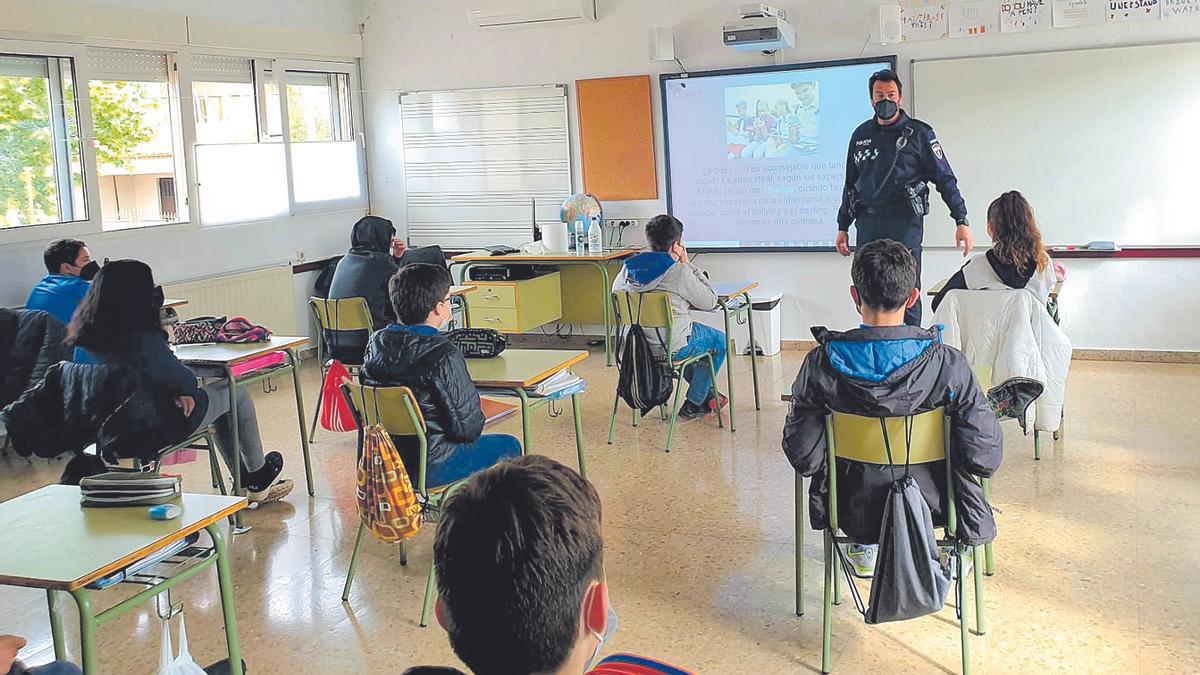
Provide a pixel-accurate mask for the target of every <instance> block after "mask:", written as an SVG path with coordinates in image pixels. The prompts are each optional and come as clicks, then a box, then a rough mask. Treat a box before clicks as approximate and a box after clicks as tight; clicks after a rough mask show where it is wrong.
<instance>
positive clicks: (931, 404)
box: [783, 326, 1004, 546]
mask: <svg viewBox="0 0 1200 675" xmlns="http://www.w3.org/2000/svg"><path fill="white" fill-rule="evenodd" d="M813 335H814V336H815V337H816V338H817V342H818V343H819V345H820V346H819V347H818V348H816V349H814V350H812V351H811V352H809V353H808V356H807V357H806V358H805V359H804V365H803V366H801V368H800V374H799V375H797V376H796V382H795V384H794V385H792V405H791V410H790V411H789V412H788V416H787V421H786V423H785V425H784V429H783V451H784V454H786V455H787V458H788V461H789V462H791V464H792V466H793V467H795V469H796V471H798V472H800V473H801V474H803V475H805V476H812V477H813V480H812V485H811V487H810V489H809V502H808V509H809V511H808V513H809V518H810V520H811V521H812V527H813V528H814V529H818V530H821V529H825V528H826V527H827V526H828V522H829V521H828V515H827V513H826V509H825V500H826V497H827V495H828V484H827V477H826V468H825V467H826V461H825V448H826V439H825V415H826V414H827V413H828V412H830V411H836V412H843V413H850V414H854V415H861V416H865V417H899V416H905V415H913V414H917V413H922V412H927V411H929V410H933V409H934V408H938V407H944V408H945V409H946V413H947V414H948V415H949V417H950V419H951V427H950V446H951V447H950V452H951V453H952V455H951V456H952V458H953V462H952V463H953V466H954V476H953V480H954V490H955V493H956V495H957V497H958V503H959V509H958V512H957V515H958V528H957V529H958V539H959V540H960V541H962V542H963V543H965V544H967V545H970V546H977V545H980V544H984V543H987V542H990V541H991V540H992V539H994V538H995V536H996V521H995V519H994V518H993V517H992V509H991V506H990V505H989V504H988V503H987V502H986V501H985V500H984V498H983V490H982V488H981V487H980V486H979V484H978V483H977V482H976V481H975V480H974V479H973V478H972V476H981V477H989V476H991V475H992V474H993V473H994V472H995V471H996V469H998V468H999V467H1000V460H1001V459H1002V458H1003V455H1004V440H1003V437H1002V436H1001V433H1000V425H999V423H998V422H997V421H996V416H995V414H994V413H993V412H992V410H991V408H990V407H988V404H987V400H986V398H985V397H984V393H983V390H982V389H981V388H980V386H979V383H978V382H977V381H976V379H975V374H974V373H973V372H972V371H971V366H970V364H968V363H967V358H966V357H965V356H963V354H962V352H960V351H958V350H956V349H954V348H952V347H947V346H945V345H943V344H942V341H941V336H940V331H939V329H938V328H936V327H935V328H930V329H924V328H919V327H915V326H893V327H865V328H859V329H856V330H852V331H848V332H845V333H840V332H836V331H830V330H826V329H825V328H820V327H818V328H813ZM896 451H897V449H896V448H893V453H895V452H896ZM899 452H901V453H903V448H900V449H899ZM837 471H838V476H837V484H838V507H839V508H838V524H839V525H840V526H841V529H842V531H843V532H845V533H846V535H847V536H849V537H852V538H854V539H855V540H857V541H859V542H861V543H864V544H873V543H876V542H878V541H879V526H880V523H881V522H882V520H883V508H884V503H885V501H886V498H887V495H888V491H889V488H890V487H891V484H892V482H893V477H892V473H891V471H890V470H889V468H888V467H886V466H879V465H872V464H864V463H862V462H855V461H852V460H846V459H841V458H839V459H838V460H837ZM911 472H912V476H913V477H914V478H915V479H916V480H917V484H918V485H919V486H920V488H921V492H922V494H923V495H924V496H925V501H926V502H927V503H928V504H929V508H930V511H932V513H933V522H934V523H935V524H937V525H943V524H945V522H946V515H945V514H946V504H945V499H944V496H945V494H946V467H945V465H944V464H943V463H942V462H932V463H929V464H919V465H915V466H912V467H911ZM897 473H899V471H898V472H897Z"/></svg>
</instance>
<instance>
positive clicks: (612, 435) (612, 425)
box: [608, 395, 621, 445]
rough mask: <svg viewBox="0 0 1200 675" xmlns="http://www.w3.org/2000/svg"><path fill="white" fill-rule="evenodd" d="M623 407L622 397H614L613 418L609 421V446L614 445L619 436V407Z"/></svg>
mask: <svg viewBox="0 0 1200 675" xmlns="http://www.w3.org/2000/svg"><path fill="white" fill-rule="evenodd" d="M619 405H621V397H620V396H616V395H614V396H613V411H612V417H611V418H609V420H608V444H609V445H612V444H613V441H614V440H615V439H616V435H617V406H619Z"/></svg>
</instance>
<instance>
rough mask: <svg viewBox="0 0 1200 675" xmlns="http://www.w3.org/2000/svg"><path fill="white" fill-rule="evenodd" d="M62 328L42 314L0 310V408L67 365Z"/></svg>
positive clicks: (44, 313) (67, 358) (64, 332)
mask: <svg viewBox="0 0 1200 675" xmlns="http://www.w3.org/2000/svg"><path fill="white" fill-rule="evenodd" d="M66 337H67V334H66V328H65V327H64V326H63V325H62V323H60V322H59V320H58V319H55V318H54V317H53V316H50V315H49V314H47V313H46V312H41V311H35V310H24V309H0V408H3V407H4V406H6V405H8V404H9V403H12V402H13V401H15V400H17V397H18V396H20V395H21V393H22V392H24V391H25V390H26V389H28V388H29V386H30V385H33V384H36V383H38V382H41V380H42V377H44V376H45V375H46V370H47V369H49V368H50V366H52V365H54V364H56V363H58V362H59V361H68V360H70V358H71V352H70V350H69V349H68V348H67V346H66V344H65V343H64V342H63V341H64V340H65V339H66Z"/></svg>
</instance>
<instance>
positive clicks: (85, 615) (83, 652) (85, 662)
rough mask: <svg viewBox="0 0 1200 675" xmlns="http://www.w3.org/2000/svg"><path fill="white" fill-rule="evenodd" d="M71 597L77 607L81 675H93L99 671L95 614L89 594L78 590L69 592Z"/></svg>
mask: <svg viewBox="0 0 1200 675" xmlns="http://www.w3.org/2000/svg"><path fill="white" fill-rule="evenodd" d="M71 595H72V596H74V598H75V604H76V605H78V606H79V665H80V667H82V668H83V675H95V673H98V672H100V671H98V670H97V669H96V613H95V612H94V611H92V596H91V592H90V591H88V589H86V588H79V589H76V590H74V591H71ZM57 651H58V649H57V647H56V648H55V652H56V653H57Z"/></svg>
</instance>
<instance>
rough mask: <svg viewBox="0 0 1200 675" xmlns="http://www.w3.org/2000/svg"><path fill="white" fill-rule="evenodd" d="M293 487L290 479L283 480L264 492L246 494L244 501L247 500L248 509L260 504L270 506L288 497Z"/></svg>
mask: <svg viewBox="0 0 1200 675" xmlns="http://www.w3.org/2000/svg"><path fill="white" fill-rule="evenodd" d="M295 487H296V484H295V483H294V482H292V479H291V478H284V479H283V480H279V481H275V483H273V484H272V485H271V486H270V487H268V488H267V489H265V490H259V491H257V492H248V493H247V494H246V499H247V500H249V502H250V507H251V508H254V507H257V506H260V505H262V504H270V503H272V502H277V501H279V500H281V499H283V498H284V497H286V496H288V495H290V494H291V493H292V490H293V489H294V488H295Z"/></svg>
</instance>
